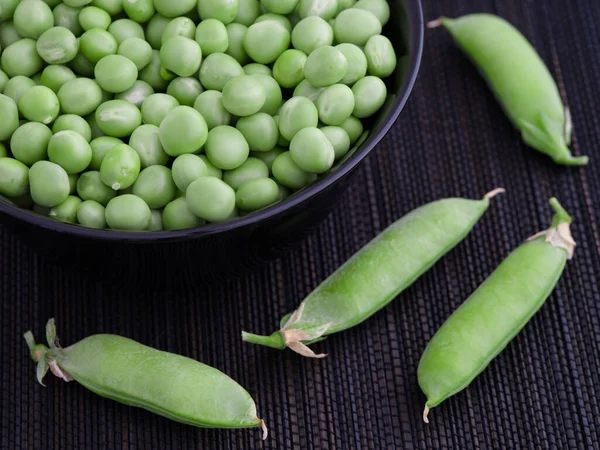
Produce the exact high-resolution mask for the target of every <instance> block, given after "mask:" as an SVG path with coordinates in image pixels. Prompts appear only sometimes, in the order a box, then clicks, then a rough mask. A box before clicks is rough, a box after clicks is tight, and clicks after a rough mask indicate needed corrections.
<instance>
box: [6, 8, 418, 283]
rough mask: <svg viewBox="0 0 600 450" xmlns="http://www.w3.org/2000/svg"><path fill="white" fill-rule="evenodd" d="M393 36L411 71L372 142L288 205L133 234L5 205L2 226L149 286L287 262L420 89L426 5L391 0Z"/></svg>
mask: <svg viewBox="0 0 600 450" xmlns="http://www.w3.org/2000/svg"><path fill="white" fill-rule="evenodd" d="M389 3H390V8H391V12H392V17H391V19H390V22H389V23H388V24H387V26H386V30H385V34H386V35H387V36H388V37H389V38H390V39H391V40H392V42H393V44H394V47H395V49H396V51H397V53H398V55H402V54H405V55H408V57H407V58H406V60H405V61H404V64H400V65H399V67H398V69H397V70H396V72H395V73H394V74H393V75H392V76H391V77H389V79H388V80H386V82H387V85H388V92H389V94H390V96H389V98H388V101H387V102H386V104H385V105H384V107H383V108H382V110H381V111H380V112H379V113H378V114H377V116H376V117H375V118H374V119H373V121H372V123H371V124H370V129H371V133H370V135H369V136H368V138H367V139H366V140H365V141H364V142H363V143H362V144H361V145H360V146H359V147H358V148H357V149H355V150H354V152H353V153H352V155H351V156H349V157H347V158H346V159H345V160H344V162H343V163H341V164H340V165H338V167H336V168H335V169H334V170H332V171H331V173H329V174H328V175H327V176H325V177H323V178H321V179H320V180H318V181H317V182H315V183H314V184H313V185H311V186H309V187H308V188H306V189H304V190H302V191H300V192H297V193H296V194H295V195H293V196H291V197H290V198H288V199H286V200H285V201H283V202H281V203H279V204H277V205H274V206H272V207H270V208H267V209H265V210H263V211H260V212H257V213H254V214H251V215H249V216H246V217H242V218H239V219H235V220H232V221H229V222H226V223H220V224H212V225H208V226H204V227H202V228H197V229H193V230H185V231H175V232H157V233H126V232H118V231H109V230H94V229H88V228H84V227H80V226H75V225H69V224H64V223H60V222H57V221H54V220H52V219H49V218H46V217H43V216H41V215H38V214H35V213H34V212H31V211H28V210H23V209H20V208H18V207H16V206H13V205H11V204H10V203H8V202H6V201H3V200H2V199H0V220H2V222H3V223H5V224H8V225H10V226H11V228H12V229H13V230H14V231H15V233H16V234H18V235H19V236H20V237H22V238H23V239H24V240H25V241H26V242H27V243H29V244H30V245H31V246H32V247H33V248H34V249H36V250H38V251H39V252H40V253H41V254H42V255H43V256H44V257H46V258H52V259H53V260H56V261H57V262H58V263H60V264H63V265H64V264H67V265H72V266H75V267H79V268H82V269H84V270H85V271H87V272H91V273H94V274H97V275H99V276H102V277H106V276H110V277H111V278H113V279H114V277H117V276H122V275H126V276H127V278H128V279H129V280H131V279H132V277H133V278H138V277H139V278H140V279H146V280H147V279H148V278H149V277H148V275H151V274H152V273H162V274H163V275H165V274H169V273H170V274H173V273H181V272H185V273H190V272H191V273H194V276H195V277H198V278H201V279H203V280H208V279H211V278H212V279H214V278H215V277H218V278H221V276H228V275H231V274H232V272H233V273H238V272H239V271H242V270H244V269H248V268H252V267H255V266H257V265H258V264H260V263H262V262H266V261H269V260H272V259H274V258H275V257H277V256H278V255H281V254H282V252H284V251H285V250H286V249H287V248H289V247H290V246H291V245H293V244H295V243H297V242H298V241H299V240H301V239H302V237H303V236H305V235H306V234H307V233H308V232H309V231H310V230H311V229H313V228H314V227H315V226H316V225H317V224H319V223H320V222H321V221H322V220H323V219H324V218H325V217H326V216H327V214H328V213H329V212H330V210H331V209H332V205H334V204H335V203H336V201H337V200H338V199H339V197H340V195H341V194H342V193H343V192H344V190H345V188H346V186H347V183H348V181H349V180H350V178H351V177H350V175H351V174H352V173H353V172H354V170H355V169H356V167H357V166H358V165H359V164H360V163H361V162H362V161H363V160H364V159H365V157H366V156H367V155H368V154H369V153H370V152H371V151H372V150H373V149H374V148H375V146H376V145H377V144H378V143H379V141H380V140H381V139H382V138H383V137H384V136H385V134H386V133H387V132H388V131H389V129H390V128H391V127H392V125H393V124H394V123H395V121H396V119H397V118H398V115H399V114H400V111H401V110H402V108H403V107H404V105H405V104H406V101H407V99H408V97H409V95H410V93H411V90H412V88H413V85H414V82H415V79H416V76H417V72H418V70H419V65H420V62H421V53H422V48H423V29H424V28H423V16H422V8H421V2H420V0H390V1H389Z"/></svg>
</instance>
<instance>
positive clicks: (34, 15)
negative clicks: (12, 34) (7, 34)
mask: <svg viewBox="0 0 600 450" xmlns="http://www.w3.org/2000/svg"><path fill="white" fill-rule="evenodd" d="M13 24H14V26H15V28H16V30H17V32H18V33H19V35H20V36H22V37H24V38H31V39H38V38H39V37H40V36H41V35H42V34H43V33H44V31H46V30H48V29H50V28H52V27H53V26H54V16H53V15H52V10H51V9H50V7H49V6H48V5H47V4H46V3H44V2H40V1H38V0H21V2H20V3H19V5H18V6H17V8H16V9H15V12H14V15H13Z"/></svg>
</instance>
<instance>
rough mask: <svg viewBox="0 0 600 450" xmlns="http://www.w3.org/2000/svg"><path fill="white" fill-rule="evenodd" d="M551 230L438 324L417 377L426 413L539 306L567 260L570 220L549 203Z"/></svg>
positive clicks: (453, 391) (513, 257)
mask: <svg viewBox="0 0 600 450" xmlns="http://www.w3.org/2000/svg"><path fill="white" fill-rule="evenodd" d="M550 205H551V206H552V208H553V209H554V210H555V211H556V214H555V216H554V219H553V221H552V226H551V227H550V229H548V230H546V231H543V232H541V233H538V234H536V235H535V236H533V237H531V238H530V239H529V240H528V241H527V242H526V243H524V244H523V245H521V246H520V247H519V248H517V249H516V250H515V251H514V252H512V253H511V254H510V255H509V256H508V257H507V258H506V259H505V260H504V261H503V262H502V263H501V264H500V266H498V268H497V269H496V270H495V271H494V272H493V273H492V274H491V275H490V276H489V277H488V279H487V280H485V281H484V283H483V284H482V285H481V286H479V288H477V290H476V291H475V292H473V294H471V296H470V297H469V298H468V299H467V300H466V301H465V302H464V303H463V304H462V306H461V307H460V308H459V309H457V310H456V311H455V312H454V314H452V316H450V318H449V319H448V320H447V321H446V322H445V323H444V324H443V325H442V327H441V328H440V329H439V330H438V332H437V333H436V334H435V335H434V336H433V338H432V339H431V342H429V344H428V345H427V348H426V349H425V352H424V353H423V356H422V357H421V361H420V363H419V368H418V370H417V375H418V379H419V385H420V386H421V389H422V390H423V392H424V393H425V395H426V396H427V403H426V404H425V411H424V412H423V420H424V421H425V422H428V419H427V415H428V414H429V410H430V408H433V407H434V406H437V405H439V404H440V403H442V402H443V401H444V400H446V399H447V398H449V397H451V396H452V395H454V394H456V393H457V392H460V391H462V390H463V389H465V388H466V387H467V386H468V385H469V384H470V383H471V381H473V379H474V378H475V377H476V376H477V375H479V374H480V373H481V372H482V371H483V370H484V369H485V368H486V367H487V365H488V364H489V363H490V362H491V361H492V359H494V358H495V357H496V355H498V353H500V352H501V351H502V350H503V349H504V347H506V346H507V345H508V343H509V342H510V341H511V339H512V338H514V337H515V336H516V335H517V333H518V332H519V331H520V330H521V329H522V328H523V327H524V326H525V325H526V324H527V322H528V321H529V319H531V317H532V316H533V315H534V314H535V313H536V312H537V310H538V309H540V307H541V306H542V305H543V304H544V301H545V300H546V298H548V296H549V295H550V293H551V292H552V290H553V289H554V286H555V285H556V283H557V282H558V279H559V278H560V275H561V274H562V272H563V269H564V267H565V264H566V261H567V259H570V258H571V257H572V256H573V252H574V249H575V242H574V241H573V238H572V237H571V232H570V229H569V228H570V223H571V217H569V215H568V214H567V212H566V211H565V210H564V209H563V208H562V207H561V206H560V204H559V203H558V200H556V199H555V198H553V199H551V200H550Z"/></svg>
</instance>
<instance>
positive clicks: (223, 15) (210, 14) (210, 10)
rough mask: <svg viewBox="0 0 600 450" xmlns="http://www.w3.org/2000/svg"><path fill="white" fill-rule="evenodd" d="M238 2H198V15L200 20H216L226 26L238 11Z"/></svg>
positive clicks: (222, 0)
mask: <svg viewBox="0 0 600 450" xmlns="http://www.w3.org/2000/svg"><path fill="white" fill-rule="evenodd" d="M239 7H240V5H239V0H209V1H201V2H198V14H199V15H200V18H201V19H202V20H206V19H217V20H220V21H221V22H223V23H224V24H228V23H231V22H233V20H234V19H235V17H236V16H237V13H238V11H239Z"/></svg>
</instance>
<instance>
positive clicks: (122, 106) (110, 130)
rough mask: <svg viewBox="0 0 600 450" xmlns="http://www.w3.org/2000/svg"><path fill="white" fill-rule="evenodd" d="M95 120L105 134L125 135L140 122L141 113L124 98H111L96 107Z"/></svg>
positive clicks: (131, 131)
mask: <svg viewBox="0 0 600 450" xmlns="http://www.w3.org/2000/svg"><path fill="white" fill-rule="evenodd" d="M96 121H97V122H98V126H99V127H100V129H101V130H102V132H103V133H104V134H106V135H107V136H113V137H119V138H120V137H126V136H129V135H131V133H133V131H134V130H135V129H136V128H137V127H139V126H140V125H141V124H142V113H141V112H140V110H139V109H137V107H136V106H135V105H133V104H131V103H129V102H126V101H125V100H111V101H108V102H105V103H102V104H101V105H100V106H99V107H98V109H97V110H96Z"/></svg>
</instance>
